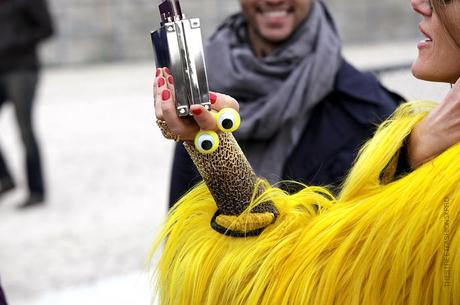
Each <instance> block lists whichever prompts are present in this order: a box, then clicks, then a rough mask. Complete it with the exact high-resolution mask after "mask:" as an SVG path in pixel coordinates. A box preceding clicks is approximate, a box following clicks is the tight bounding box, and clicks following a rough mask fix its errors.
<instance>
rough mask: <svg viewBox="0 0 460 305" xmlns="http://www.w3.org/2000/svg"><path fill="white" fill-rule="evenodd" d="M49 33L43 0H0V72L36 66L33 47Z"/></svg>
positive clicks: (48, 16) (35, 52) (47, 11)
mask: <svg viewBox="0 0 460 305" xmlns="http://www.w3.org/2000/svg"><path fill="white" fill-rule="evenodd" d="M52 34H53V23H52V20H51V15H50V12H49V10H48V5H47V3H46V0H0V73H4V72H10V71H13V70H36V69H38V67H39V61H38V57H37V50H36V47H37V45H38V44H39V43H40V42H41V41H42V40H44V39H46V38H48V37H50V36H51V35H52Z"/></svg>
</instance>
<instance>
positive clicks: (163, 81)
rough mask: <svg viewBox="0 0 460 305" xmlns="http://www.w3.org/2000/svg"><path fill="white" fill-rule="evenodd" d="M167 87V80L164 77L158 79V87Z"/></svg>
mask: <svg viewBox="0 0 460 305" xmlns="http://www.w3.org/2000/svg"><path fill="white" fill-rule="evenodd" d="M164 85H165V79H164V78H163V77H162V78H159V79H158V87H163V86H164Z"/></svg>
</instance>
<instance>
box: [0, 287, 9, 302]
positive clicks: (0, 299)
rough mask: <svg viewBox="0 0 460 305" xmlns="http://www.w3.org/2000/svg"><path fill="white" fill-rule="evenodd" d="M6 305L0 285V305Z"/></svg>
mask: <svg viewBox="0 0 460 305" xmlns="http://www.w3.org/2000/svg"><path fill="white" fill-rule="evenodd" d="M7 304H8V303H6V297H5V294H4V293H3V289H2V286H1V284H0V305H7Z"/></svg>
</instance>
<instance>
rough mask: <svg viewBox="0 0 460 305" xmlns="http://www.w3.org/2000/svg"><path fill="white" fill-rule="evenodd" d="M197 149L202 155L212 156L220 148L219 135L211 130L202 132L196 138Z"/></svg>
mask: <svg viewBox="0 0 460 305" xmlns="http://www.w3.org/2000/svg"><path fill="white" fill-rule="evenodd" d="M194 142H195V148H196V149H197V150H198V151H199V152H200V153H202V154H211V153H213V152H215V151H216V150H217V148H218V147H219V137H218V136H217V133H216V132H214V131H210V130H206V131H205V130H201V131H200V132H198V133H197V134H196V136H195V141H194Z"/></svg>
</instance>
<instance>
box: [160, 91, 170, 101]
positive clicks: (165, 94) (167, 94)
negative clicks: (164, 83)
mask: <svg viewBox="0 0 460 305" xmlns="http://www.w3.org/2000/svg"><path fill="white" fill-rule="evenodd" d="M170 97H171V92H169V90H167V89H166V90H165V91H163V92H162V93H161V98H162V99H163V101H167V100H169V98H170Z"/></svg>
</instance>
